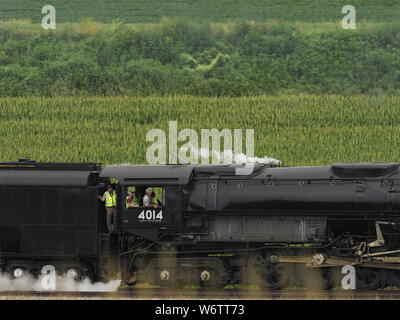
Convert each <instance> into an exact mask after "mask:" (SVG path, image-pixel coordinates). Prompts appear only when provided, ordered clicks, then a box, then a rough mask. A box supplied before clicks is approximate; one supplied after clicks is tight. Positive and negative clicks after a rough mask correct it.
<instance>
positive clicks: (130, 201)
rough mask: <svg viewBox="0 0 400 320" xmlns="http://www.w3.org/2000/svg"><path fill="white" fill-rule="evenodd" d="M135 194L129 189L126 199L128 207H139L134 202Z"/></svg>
mask: <svg viewBox="0 0 400 320" xmlns="http://www.w3.org/2000/svg"><path fill="white" fill-rule="evenodd" d="M133 199H134V195H133V192H132V191H128V195H127V197H126V199H125V204H126V207H127V208H132V207H137V205H134V204H133Z"/></svg>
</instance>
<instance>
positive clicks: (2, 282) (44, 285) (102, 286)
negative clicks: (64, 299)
mask: <svg viewBox="0 0 400 320" xmlns="http://www.w3.org/2000/svg"><path fill="white" fill-rule="evenodd" d="M45 277H46V275H42V276H40V277H39V278H34V277H32V276H31V275H25V276H23V277H21V278H19V279H12V278H11V277H10V276H9V275H7V274H1V273H0V292H1V291H75V292H79V291H82V292H115V291H117V289H118V287H119V285H120V283H121V280H112V281H109V282H107V283H104V282H95V283H92V282H91V281H90V279H89V278H85V279H83V280H81V281H76V280H74V279H72V278H71V277H68V276H66V275H64V276H56V277H55V278H54V285H55V289H54V287H52V286H50V287H49V284H51V283H49V279H48V278H45ZM47 277H48V276H47Z"/></svg>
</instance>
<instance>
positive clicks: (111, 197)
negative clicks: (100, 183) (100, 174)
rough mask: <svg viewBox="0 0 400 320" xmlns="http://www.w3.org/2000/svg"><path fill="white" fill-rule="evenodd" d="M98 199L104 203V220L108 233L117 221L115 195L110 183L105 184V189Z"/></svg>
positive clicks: (112, 230) (113, 228) (112, 229)
mask: <svg viewBox="0 0 400 320" xmlns="http://www.w3.org/2000/svg"><path fill="white" fill-rule="evenodd" d="M99 199H100V200H101V201H103V202H105V205H106V222H107V229H108V232H109V233H112V232H114V230H115V225H116V223H117V195H116V192H115V191H114V190H113V188H112V186H111V185H108V186H107V191H106V192H104V194H103V196H99Z"/></svg>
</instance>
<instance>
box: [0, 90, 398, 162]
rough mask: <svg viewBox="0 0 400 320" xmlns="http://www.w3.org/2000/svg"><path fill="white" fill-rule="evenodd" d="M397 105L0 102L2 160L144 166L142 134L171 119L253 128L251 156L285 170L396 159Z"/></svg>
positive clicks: (339, 99)
mask: <svg viewBox="0 0 400 320" xmlns="http://www.w3.org/2000/svg"><path fill="white" fill-rule="evenodd" d="M399 107H400V97H390V96H336V95H326V96H313V95H299V96H294V95H280V96H272V97H252V98H247V97H244V98H226V97H224V98H197V97H185V96H178V97H164V98H163V97H150V98H149V97H146V98H123V97H121V98H119V97H111V98H39V97H36V98H2V99H0V117H1V122H0V123H1V127H0V143H1V146H2V148H1V149H0V161H14V160H17V159H18V158H23V157H29V158H31V159H36V160H38V161H96V162H102V163H105V164H112V163H146V150H147V148H148V147H149V146H150V145H151V144H152V142H147V141H146V133H147V132H148V130H150V129H155V128H160V129H163V130H165V132H166V134H167V139H168V123H169V121H177V124H178V130H181V129H184V128H191V129H195V130H196V131H197V132H200V129H212V128H216V129H218V130H221V129H224V128H227V129H231V130H233V129H242V130H243V131H245V129H254V135H255V139H254V141H255V155H256V156H259V157H263V156H269V157H273V158H276V159H280V160H282V161H283V162H284V164H285V165H291V166H294V165H326V164H331V163H332V162H341V161H399V145H400V110H399ZM182 144H183V142H178V147H179V146H180V145H182ZM244 147H245V146H244ZM243 151H245V149H244V150H243Z"/></svg>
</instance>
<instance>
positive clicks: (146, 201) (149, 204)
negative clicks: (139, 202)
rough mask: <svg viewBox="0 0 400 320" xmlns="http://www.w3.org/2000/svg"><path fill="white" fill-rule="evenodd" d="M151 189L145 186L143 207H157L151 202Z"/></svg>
mask: <svg viewBox="0 0 400 320" xmlns="http://www.w3.org/2000/svg"><path fill="white" fill-rule="evenodd" d="M152 195H153V189H151V188H147V189H146V194H145V195H144V197H143V207H154V208H157V205H156V204H155V203H154V202H153V198H152Z"/></svg>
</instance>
